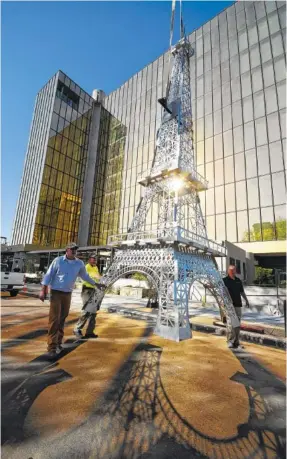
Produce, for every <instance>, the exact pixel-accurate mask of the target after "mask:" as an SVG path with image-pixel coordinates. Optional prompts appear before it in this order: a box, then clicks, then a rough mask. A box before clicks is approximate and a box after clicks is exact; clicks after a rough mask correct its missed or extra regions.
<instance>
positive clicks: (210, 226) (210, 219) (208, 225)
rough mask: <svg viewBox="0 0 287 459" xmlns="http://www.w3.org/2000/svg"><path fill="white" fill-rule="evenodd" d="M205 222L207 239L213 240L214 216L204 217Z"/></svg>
mask: <svg viewBox="0 0 287 459" xmlns="http://www.w3.org/2000/svg"><path fill="white" fill-rule="evenodd" d="M205 221H206V230H207V234H208V237H209V239H213V240H215V216H214V215H212V216H210V217H206V219H205Z"/></svg>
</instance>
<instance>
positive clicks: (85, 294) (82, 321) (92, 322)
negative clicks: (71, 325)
mask: <svg viewBox="0 0 287 459" xmlns="http://www.w3.org/2000/svg"><path fill="white" fill-rule="evenodd" d="M94 291H95V289H93V288H88V287H83V290H82V301H83V308H84V306H85V305H86V304H87V303H88V301H89V300H90V298H91V296H92V295H93V293H94ZM87 322H88V326H87V329H86V335H91V334H92V333H94V329H95V326H96V314H95V313H92V312H87V311H85V309H83V310H82V314H81V317H80V318H79V320H78V322H77V324H76V326H75V331H77V330H82V328H84V326H85V325H86V323H87Z"/></svg>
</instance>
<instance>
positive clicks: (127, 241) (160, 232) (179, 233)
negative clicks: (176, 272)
mask: <svg viewBox="0 0 287 459" xmlns="http://www.w3.org/2000/svg"><path fill="white" fill-rule="evenodd" d="M161 242H165V243H173V242H181V243H183V244H186V245H189V246H191V247H195V248H197V249H199V250H202V251H204V252H207V253H212V254H213V255H215V256H219V257H222V256H223V257H225V256H226V254H227V250H226V247H225V246H223V245H220V244H218V243H217V242H215V241H212V240H210V239H207V238H205V237H204V236H200V235H199V234H196V233H194V232H192V231H189V230H187V229H185V228H182V227H180V226H176V227H174V228H172V227H171V228H155V229H151V230H149V231H136V232H132V233H121V234H114V235H112V236H109V238H108V245H111V246H118V245H127V246H129V245H130V246H132V245H135V244H138V245H145V244H148V243H150V244H155V245H156V244H160V243H161Z"/></svg>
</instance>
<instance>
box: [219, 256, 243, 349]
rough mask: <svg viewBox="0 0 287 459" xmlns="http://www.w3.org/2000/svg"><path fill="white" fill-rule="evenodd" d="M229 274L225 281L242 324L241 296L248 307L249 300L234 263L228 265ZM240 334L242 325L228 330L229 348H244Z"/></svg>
mask: <svg viewBox="0 0 287 459" xmlns="http://www.w3.org/2000/svg"><path fill="white" fill-rule="evenodd" d="M227 274H228V275H227V276H226V277H224V279H223V282H224V284H225V287H226V288H227V290H228V292H229V295H230V297H231V301H232V303H233V306H234V309H235V312H236V315H237V317H238V320H239V324H240V322H241V316H242V300H241V297H243V298H244V300H245V303H246V307H247V308H249V301H248V299H247V297H246V295H245V292H244V288H243V284H242V282H241V280H240V279H239V277H237V276H236V267H235V266H234V265H230V266H229V267H228V271H227ZM239 334H240V326H239V327H236V328H235V329H232V330H230V331H228V333H227V342H228V347H229V348H236V349H238V348H239V349H240V348H243V346H240V343H239Z"/></svg>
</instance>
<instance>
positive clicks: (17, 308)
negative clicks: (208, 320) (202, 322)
mask: <svg viewBox="0 0 287 459" xmlns="http://www.w3.org/2000/svg"><path fill="white" fill-rule="evenodd" d="M47 315H48V305H45V304H44V305H41V304H39V301H38V300H37V299H33V298H25V297H21V296H18V297H17V298H9V297H6V298H2V410H1V411H2V458H3V459H6V458H7V459H8V458H9V459H14V458H15V459H16V458H21V459H29V458H32V459H40V458H41V459H50V458H51V459H52V458H53V459H58V458H59V459H66V458H67V459H68V458H69V459H75V458H79V459H88V458H89V459H91V458H93V459H94V458H98V459H114V458H115V459H120V458H123V459H125V458H127V459H130V458H133V459H137V458H141V459H165V458H167V459H171V458H184V459H185V458H188V459H189V458H198V457H201V458H216V459H217V458H218V459H219V458H228V459H232V458H234V459H237V458H242V459H243V458H284V457H285V433H286V431H285V426H286V419H285V402H286V399H285V397H286V390H285V384H284V381H285V369H286V368H285V352H284V351H282V350H276V349H271V348H266V347H262V346H258V345H252V344H248V345H246V348H245V350H244V351H241V352H239V351H234V352H232V351H231V350H229V349H227V348H226V342H225V339H224V338H223V337H219V336H214V335H210V334H203V333H196V332H195V333H194V334H193V338H192V339H190V340H187V341H183V342H180V343H174V342H171V341H167V340H164V339H162V338H159V337H157V336H155V335H153V333H152V330H151V329H149V328H148V325H147V324H145V323H144V322H142V321H136V320H131V319H128V318H124V317H120V316H118V315H116V314H108V313H106V312H104V311H101V312H100V313H99V314H98V318H97V334H98V335H99V338H98V339H97V340H94V341H86V342H83V341H78V342H76V341H75V339H74V337H73V335H72V329H73V325H74V323H75V321H76V319H77V313H76V312H75V311H72V312H71V314H70V315H69V317H68V320H67V327H66V329H65V340H66V344H65V351H64V353H63V354H62V355H61V356H60V357H59V359H58V361H57V362H55V363H54V364H52V365H51V364H50V363H49V362H47V361H46V360H45V359H44V357H43V354H44V353H45V351H46V333H47Z"/></svg>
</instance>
